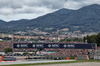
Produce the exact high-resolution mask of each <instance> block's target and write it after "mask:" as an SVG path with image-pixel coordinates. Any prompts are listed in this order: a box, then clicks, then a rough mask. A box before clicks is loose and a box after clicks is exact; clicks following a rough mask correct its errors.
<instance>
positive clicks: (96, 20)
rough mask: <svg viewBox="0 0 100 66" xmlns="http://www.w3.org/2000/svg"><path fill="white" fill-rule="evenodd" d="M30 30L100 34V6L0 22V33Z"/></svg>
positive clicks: (94, 5) (61, 10)
mask: <svg viewBox="0 0 100 66" xmlns="http://www.w3.org/2000/svg"><path fill="white" fill-rule="evenodd" d="M1 23H2V25H1ZM27 27H28V28H27ZM31 28H39V29H41V30H43V31H46V30H45V28H53V29H52V30H51V31H55V30H57V29H62V28H69V31H76V30H80V31H81V32H100V5H98V4H93V5H89V6H85V7H82V8H80V9H78V10H69V9H65V8H63V9H60V10H58V11H56V12H53V13H49V14H46V15H43V16H40V17H38V18H36V19H31V20H27V19H22V20H18V21H10V22H7V23H6V22H3V21H2V20H1V21H0V31H3V32H8V31H10V32H13V31H14V32H15V31H26V30H29V29H31Z"/></svg>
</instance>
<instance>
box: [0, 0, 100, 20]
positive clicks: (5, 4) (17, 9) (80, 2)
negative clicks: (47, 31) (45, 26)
mask: <svg viewBox="0 0 100 66" xmlns="http://www.w3.org/2000/svg"><path fill="white" fill-rule="evenodd" d="M90 4H100V0H92V1H91V0H0V18H1V19H3V20H7V21H9V20H15V19H19V15H20V19H22V18H24V19H31V18H36V17H38V16H41V15H44V14H47V13H51V12H53V11H56V10H58V9H61V8H67V9H79V8H81V7H83V6H86V5H90ZM4 17H5V18H4Z"/></svg>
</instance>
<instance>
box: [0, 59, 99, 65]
mask: <svg viewBox="0 0 100 66" xmlns="http://www.w3.org/2000/svg"><path fill="white" fill-rule="evenodd" d="M82 62H100V60H76V61H66V62H51V63H34V64H32V63H30V64H14V65H0V66H28V65H48V64H64V63H82Z"/></svg>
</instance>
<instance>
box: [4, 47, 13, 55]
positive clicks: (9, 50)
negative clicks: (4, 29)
mask: <svg viewBox="0 0 100 66" xmlns="http://www.w3.org/2000/svg"><path fill="white" fill-rule="evenodd" d="M12 51H13V50H12V48H6V49H5V50H4V52H5V53H6V54H9V53H12Z"/></svg>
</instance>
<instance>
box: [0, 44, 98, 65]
mask: <svg viewBox="0 0 100 66" xmlns="http://www.w3.org/2000/svg"><path fill="white" fill-rule="evenodd" d="M28 48H30V49H96V48H97V45H96V44H76V43H75V44H69V43H14V44H13V53H14V49H28ZM84 58H86V59H87V56H84ZM79 59H81V58H80V57H79ZM82 59H83V58H82ZM69 61H76V59H73V60H71V59H69V57H66V58H65V59H59V57H58V59H57V58H56V59H55V58H53V60H51V59H41V58H38V59H36V58H24V60H16V57H14V56H13V57H4V56H2V57H1V61H0V65H11V64H30V63H31V64H33V63H53V62H69Z"/></svg>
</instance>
